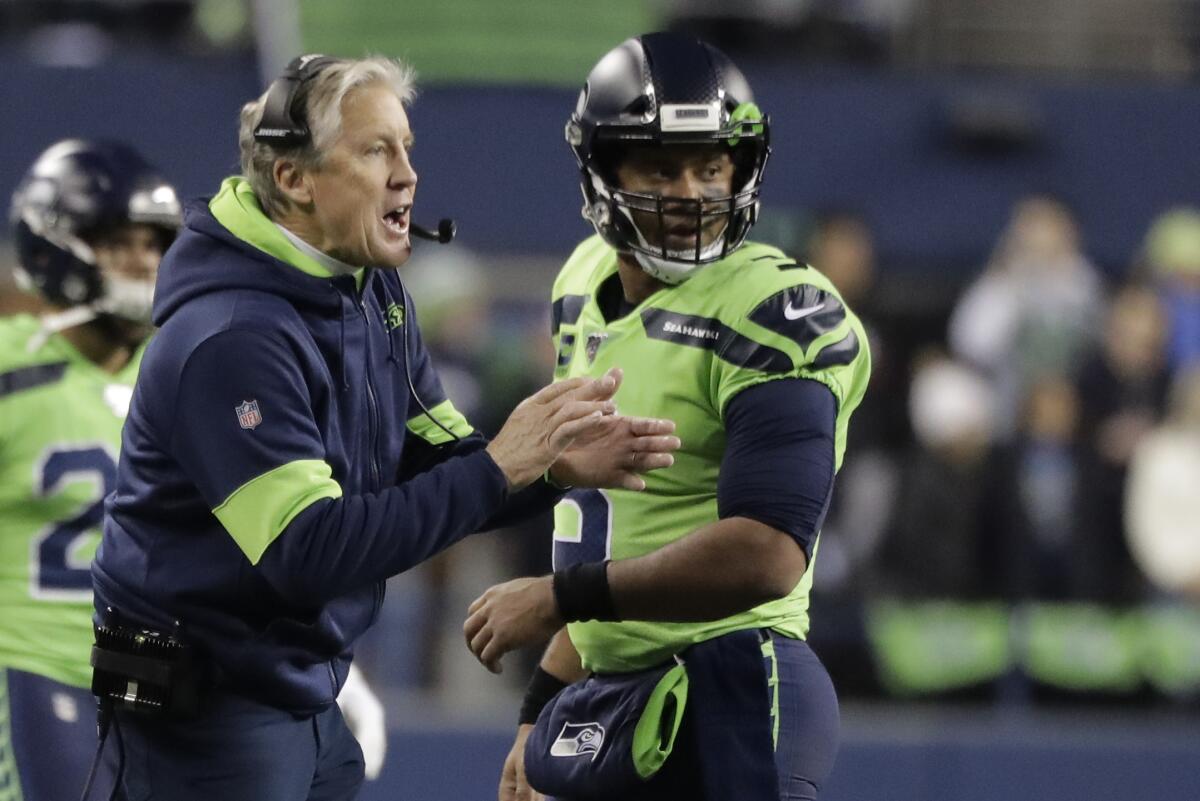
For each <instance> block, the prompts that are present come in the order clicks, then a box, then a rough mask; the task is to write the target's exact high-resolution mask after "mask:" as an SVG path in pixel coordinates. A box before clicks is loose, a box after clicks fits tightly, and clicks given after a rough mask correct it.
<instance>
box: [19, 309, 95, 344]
mask: <svg viewBox="0 0 1200 801" xmlns="http://www.w3.org/2000/svg"><path fill="white" fill-rule="evenodd" d="M97 314H98V312H97V311H96V310H95V309H94V308H92V307H91V306H74V307H72V308H70V309H65V310H64V311H60V312H53V313H51V314H43V315H42V316H41V326H40V327H39V328H38V332H37V333H36V334H34V335H33V336H32V337H30V338H29V342H28V343H27V344H26V345H25V350H26V351H27V352H28V353H33V352H35V351H37V350H40V349H41V347H42V346H43V345H45V344H46V341H47V340H48V339H50V337H52V336H54V335H55V334H57V333H58V332H60V331H66V330H67V329H68V328H74V327H75V326H77V325H83V324H84V323H90V322H91V321H92V320H95V319H96V315H97Z"/></svg>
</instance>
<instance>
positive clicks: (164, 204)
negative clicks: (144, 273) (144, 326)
mask: <svg viewBox="0 0 1200 801" xmlns="http://www.w3.org/2000/svg"><path fill="white" fill-rule="evenodd" d="M9 219H10V222H11V224H12V229H13V236H14V239H15V243H16V248H17V259H18V264H17V267H16V277H17V281H18V283H20V284H21V285H22V286H23V287H25V288H27V289H31V290H33V291H36V292H38V293H40V294H41V295H42V296H43V297H45V298H46V299H47V300H48V301H50V302H51V303H53V304H55V305H56V306H62V307H65V308H67V309H88V310H90V311H91V312H92V313H93V314H92V315H91V316H95V314H101V313H107V314H113V315H115V316H118V317H123V318H126V319H132V320H135V321H136V322H145V321H148V319H149V314H150V308H149V307H150V300H151V298H152V297H153V292H154V286H153V283H152V282H148V281H133V280H130V279H127V278H122V277H120V276H115V275H106V274H105V273H104V272H103V271H102V270H101V269H100V266H99V265H98V264H97V262H96V255H95V252H94V251H93V250H92V247H91V244H90V243H91V242H93V241H94V240H95V238H96V237H97V236H99V235H100V234H102V233H103V232H105V231H108V230H111V229H113V228H116V227H118V226H121V225H126V224H130V223H144V224H147V225H151V226H153V227H154V228H155V229H156V230H157V232H158V233H159V234H160V236H161V240H162V247H163V250H164V251H165V250H166V248H167V246H168V245H170V243H171V241H172V240H173V239H174V238H175V234H176V233H177V232H178V230H179V226H180V206H179V198H178V197H177V195H176V194H175V189H174V188H173V187H172V186H171V184H169V183H167V181H166V180H165V179H164V178H163V177H162V176H161V175H160V174H159V173H158V171H157V170H155V168H154V167H152V166H151V165H150V164H149V163H147V162H146V160H145V159H143V158H142V156H141V155H139V154H138V153H137V151H135V150H133V148H131V147H129V146H127V145H123V144H120V143H117V142H104V141H85V140H82V139H68V140H64V141H61V142H58V143H56V144H54V145H52V146H51V147H50V148H49V149H47V150H46V151H45V152H44V153H42V155H41V156H39V157H38V159H37V161H35V162H34V163H33V166H32V167H30V168H29V171H28V172H27V173H26V174H25V177H24V178H23V179H22V180H21V183H20V184H19V185H18V186H17V190H16V192H15V193H14V195H13V200H12V209H11V212H10V215H9ZM75 318H82V319H90V317H88V316H87V315H80V314H76V315H75ZM72 319H74V318H72Z"/></svg>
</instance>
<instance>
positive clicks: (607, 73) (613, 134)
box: [566, 33, 770, 284]
mask: <svg viewBox="0 0 1200 801" xmlns="http://www.w3.org/2000/svg"><path fill="white" fill-rule="evenodd" d="M769 137H770V122H769V120H768V118H767V117H766V116H764V115H763V114H762V112H761V111H760V110H759V108H758V106H757V105H755V103H754V95H753V93H752V92H751V90H750V85H749V83H747V81H746V78H745V76H743V75H742V73H741V71H740V70H738V68H737V67H736V66H734V64H733V62H731V61H730V60H729V59H728V58H727V57H726V56H725V54H724V53H722V52H721V51H719V50H717V49H716V48H715V47H712V46H710V45H708V44H705V43H704V42H701V41H699V40H698V39H694V38H692V37H690V36H685V35H681V34H676V33H651V34H646V35H644V36H637V37H634V38H632V39H627V40H626V41H625V42H623V43H621V44H620V45H619V46H617V47H616V48H614V49H613V50H611V51H609V52H608V53H607V54H606V55H605V56H604V57H603V58H601V59H600V61H599V62H598V63H597V64H596V66H595V67H594V68H593V69H592V71H591V73H590V74H589V75H588V78H587V82H586V83H585V84H584V87H583V91H581V92H580V94H579V101H578V103H577V104H576V107H575V112H574V113H573V114H572V115H571V118H570V120H568V122H567V126H566V139H567V142H568V144H570V146H571V149H572V150H573V151H574V153H575V158H576V160H577V161H578V163H579V169H580V186H581V188H582V190H583V198H584V207H583V216H584V218H586V219H587V220H588V221H589V222H591V223H592V225H593V226H594V227H595V229H596V232H597V233H599V234H600V236H602V237H603V238H604V240H605V241H606V242H608V243H609V244H610V245H612V246H613V247H614V248H616V249H617V250H619V251H623V252H631V253H633V254H634V256H635V258H636V259H637V261H638V263H639V264H640V265H641V266H642V268H643V269H644V270H646V272H648V273H650V274H651V275H653V276H654V277H655V278H658V279H660V280H662V281H665V282H667V283H671V284H676V283H679V282H681V281H683V280H686V279H687V278H688V277H689V276H690V275H691V274H692V273H693V272H694V271H695V270H696V269H697V268H698V267H699V266H701V265H703V264H708V263H710V262H714V261H717V260H718V259H722V258H724V257H725V256H727V255H728V254H730V253H732V252H733V251H734V250H736V249H737V248H738V247H739V246H740V245H741V244H742V242H743V241H744V240H745V239H746V234H747V233H748V232H749V231H750V227H751V226H752V225H754V222H755V220H756V219H757V217H758V207H759V191H760V188H761V186H762V177H763V168H764V167H765V166H766V163H767V156H768V155H769V154H770V142H769ZM639 142H643V143H655V144H659V145H672V144H724V145H726V146H728V147H729V149H730V154H731V156H732V157H733V162H734V167H735V169H734V176H733V191H732V194H730V195H728V196H725V197H721V198H706V199H704V200H696V199H693V198H672V197H663V196H661V195H654V194H647V193H641V192H632V191H625V190H623V189H621V187H620V186H618V185H617V181H616V175H615V173H616V167H617V165H618V164H619V163H620V159H621V151H622V147H627V146H629V145H630V144H632V143H639ZM664 207H665V208H666V209H667V212H666V213H669V214H670V215H672V216H677V215H681V214H687V215H695V218H696V226H695V229H696V242H695V245H694V246H693V247H690V248H686V249H683V250H673V249H668V248H667V247H666V243H665V242H663V243H660V244H655V243H652V242H650V241H648V240H647V238H646V237H645V235H644V234H643V232H642V231H641V230H640V229H639V227H638V225H637V223H636V221H635V219H634V214H633V212H640V213H647V212H648V213H653V214H657V215H658V216H659V223H660V226H659V230H662V229H663V228H664V227H665V226H663V225H662V223H663V219H662V218H663V215H664ZM714 217H724V219H725V225H724V227H723V229H722V231H721V233H720V235H719V236H717V237H716V238H715V239H714V241H712V242H711V243H704V242H702V239H701V231H702V230H704V229H705V227H706V224H709V225H708V227H711V220H712V219H713V218H714Z"/></svg>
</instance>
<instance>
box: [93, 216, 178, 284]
mask: <svg viewBox="0 0 1200 801" xmlns="http://www.w3.org/2000/svg"><path fill="white" fill-rule="evenodd" d="M91 245H92V251H93V252H94V253H95V254H96V264H97V265H98V266H99V267H100V271H101V272H102V273H104V274H105V275H109V276H116V277H118V278H124V279H126V280H128V281H139V282H144V283H149V284H153V283H154V279H155V277H156V276H157V275H158V263H159V262H160V261H162V257H163V246H162V235H161V234H160V233H159V231H158V229H157V228H155V227H154V226H152V225H144V224H142V223H130V224H128V225H120V226H117V227H116V228H112V229H109V230H108V231H105V232H104V233H102V234H100V235H99V236H97V237H96V238H95V239H94V241H93V242H92V243H91Z"/></svg>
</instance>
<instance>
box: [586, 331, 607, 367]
mask: <svg viewBox="0 0 1200 801" xmlns="http://www.w3.org/2000/svg"><path fill="white" fill-rule="evenodd" d="M606 339H608V334H606V333H604V332H603V331H599V332H597V333H595V334H588V338H587V345H586V346H585V350H586V352H587V360H588V365H591V364H592V363H593V362H595V361H596V354H597V353H598V352H599V351H600V346H601V345H603V344H604V340H606Z"/></svg>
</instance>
